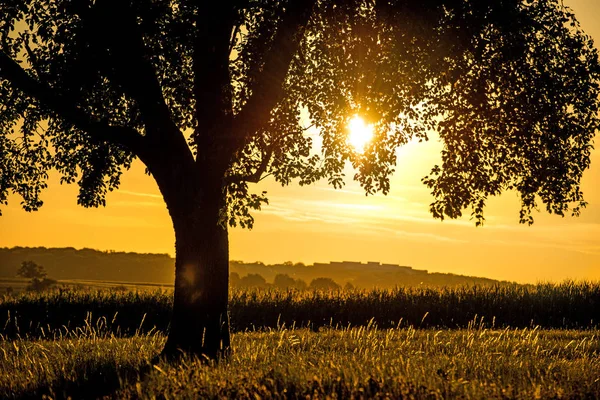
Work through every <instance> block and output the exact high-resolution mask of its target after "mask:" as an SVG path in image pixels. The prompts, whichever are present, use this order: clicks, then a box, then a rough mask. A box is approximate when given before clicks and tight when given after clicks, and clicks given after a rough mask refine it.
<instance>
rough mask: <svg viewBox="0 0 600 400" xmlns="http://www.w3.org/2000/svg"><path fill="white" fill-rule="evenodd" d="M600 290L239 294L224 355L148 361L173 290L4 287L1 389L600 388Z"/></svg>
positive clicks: (361, 394) (91, 393) (466, 392)
mask: <svg viewBox="0 0 600 400" xmlns="http://www.w3.org/2000/svg"><path fill="white" fill-rule="evenodd" d="M599 288H600V285H598V284H593V283H572V282H571V283H564V284H561V285H549V284H548V285H537V286H533V287H529V288H526V287H514V288H503V289H502V288H489V289H482V288H477V287H471V288H466V287H465V288H459V289H451V290H450V289H449V290H437V291H433V290H407V289H398V290H396V291H355V292H329V293H324V292H313V293H311V292H275V291H271V292H260V291H251V292H232V294H231V319H232V325H233V326H234V328H235V329H234V331H235V333H234V334H233V337H232V341H233V347H234V351H233V353H232V354H231V356H230V357H229V358H228V359H227V360H221V361H220V362H218V363H216V364H215V363H213V364H210V363H209V364H207V363H206V362H202V361H200V360H197V359H192V358H184V359H182V360H180V361H179V362H172V363H169V362H166V361H160V362H158V363H155V364H153V363H151V360H152V359H153V357H154V356H156V355H157V354H158V352H159V351H160V349H161V346H162V345H163V343H164V340H165V333H166V332H167V331H168V324H167V321H168V317H169V307H170V293H169V292H164V291H163V292H154V293H149V292H146V291H139V292H107V291H62V292H60V291H54V292H47V293H40V294H34V293H27V294H19V295H15V296H5V297H2V298H0V312H1V314H0V330H1V332H2V337H1V338H0V398H36V399H37V398H42V397H43V396H46V397H47V398H67V397H72V398H74V399H75V398H96V397H107V398H132V399H134V398H135V399H137V398H253V399H254V398H326V397H329V398H416V399H438V398H439V399H442V398H478V399H483V398H485V399H490V398H517V399H534V398H557V399H558V398H567V399H569V398H590V399H594V398H600V340H599V335H600V330H599V329H598V326H597V321H598V320H599V319H598V318H599V316H598V313H599V312H600V311H599V309H600V307H599V305H600V290H599ZM509 300H510V301H509ZM511 307H512V308H511ZM507 308H508V309H507ZM477 311H479V312H477ZM244 314H248V315H246V317H245V318H247V320H248V321H250V320H254V321H255V322H254V324H253V325H251V324H249V323H248V322H245V321H246V320H244V319H243V318H244ZM495 314H497V315H495ZM260 315H272V316H271V317H269V318H267V317H262V318H260V317H259V316H260ZM511 315H512V317H510V316H511ZM351 317H352V318H355V319H354V320H352V321H349V320H350V319H351ZM511 318H512V319H511ZM61 320H62V324H61V323H60V322H61ZM240 321H241V322H240ZM353 321H356V322H353ZM360 321H363V322H360ZM448 321H451V322H448ZM586 321H587V322H586Z"/></svg>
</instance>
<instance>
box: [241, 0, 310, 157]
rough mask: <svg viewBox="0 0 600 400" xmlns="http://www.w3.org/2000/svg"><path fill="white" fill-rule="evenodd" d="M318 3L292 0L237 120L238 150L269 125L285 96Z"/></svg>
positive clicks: (308, 0)
mask: <svg viewBox="0 0 600 400" xmlns="http://www.w3.org/2000/svg"><path fill="white" fill-rule="evenodd" d="M315 3H316V0H292V1H290V4H289V6H288V7H287V9H286V11H285V14H284V16H283V18H282V19H281V21H280V23H279V27H278V28H277V33H276V34H275V38H274V40H273V45H272V46H271V48H270V49H269V50H268V54H267V57H266V60H265V63H264V66H263V68H262V72H261V74H260V76H259V78H258V79H257V81H256V83H255V84H254V85H253V87H252V88H251V91H252V95H251V96H250V98H249V99H248V102H247V103H246V105H245V106H244V108H243V109H242V111H241V112H240V113H239V114H238V115H237V116H236V118H235V121H234V132H235V133H236V135H238V137H237V143H235V145H236V148H235V151H237V150H239V149H240V148H241V147H243V146H244V144H245V143H246V142H247V141H248V139H249V138H250V137H252V135H254V134H255V133H256V132H257V131H259V130H260V129H261V128H263V127H265V126H266V124H267V123H268V121H269V118H270V113H271V110H273V108H274V107H275V106H276V105H277V103H278V102H279V100H281V98H282V97H283V94H284V87H283V85H284V82H285V78H286V76H287V73H288V70H289V67H290V64H291V62H292V60H293V58H294V55H295V54H296V51H297V50H298V46H299V44H300V41H301V40H302V36H303V33H304V29H305V28H306V25H307V24H308V21H309V19H310V16H311V14H312V9H313V6H314V4H315Z"/></svg>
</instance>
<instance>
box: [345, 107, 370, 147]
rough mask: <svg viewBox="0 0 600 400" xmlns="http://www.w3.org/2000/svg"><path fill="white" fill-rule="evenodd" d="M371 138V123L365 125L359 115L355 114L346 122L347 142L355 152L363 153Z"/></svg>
mask: <svg viewBox="0 0 600 400" xmlns="http://www.w3.org/2000/svg"><path fill="white" fill-rule="evenodd" d="M372 138H373V125H367V124H366V123H365V121H364V120H363V119H362V118H361V117H359V116H358V115H355V116H354V117H353V118H352V119H351V120H350V122H349V123H348V143H349V144H350V145H352V147H354V150H355V151H356V152H358V153H363V152H364V151H365V146H366V145H367V144H368V143H369V142H370V141H371V139H372Z"/></svg>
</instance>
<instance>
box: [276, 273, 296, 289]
mask: <svg viewBox="0 0 600 400" xmlns="http://www.w3.org/2000/svg"><path fill="white" fill-rule="evenodd" d="M295 285H296V280H295V279H294V278H292V277H291V276H289V275H288V274H277V275H275V278H274V279H273V286H275V287H276V288H278V289H283V290H285V289H289V288H293V287H295Z"/></svg>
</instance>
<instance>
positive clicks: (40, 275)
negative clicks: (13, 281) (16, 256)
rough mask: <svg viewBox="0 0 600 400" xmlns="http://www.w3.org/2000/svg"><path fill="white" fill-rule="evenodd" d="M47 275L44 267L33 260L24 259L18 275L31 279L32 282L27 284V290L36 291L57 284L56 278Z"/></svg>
mask: <svg viewBox="0 0 600 400" xmlns="http://www.w3.org/2000/svg"><path fill="white" fill-rule="evenodd" d="M46 275H47V274H46V271H45V270H44V267H43V266H42V265H38V264H36V263H35V262H33V261H23V262H22V263H21V266H20V267H19V269H18V271H17V276H20V277H22V278H28V279H31V282H29V285H27V290H32V291H36V292H40V291H42V290H46V289H48V288H49V287H50V286H52V285H54V284H56V280H54V279H50V278H46Z"/></svg>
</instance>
